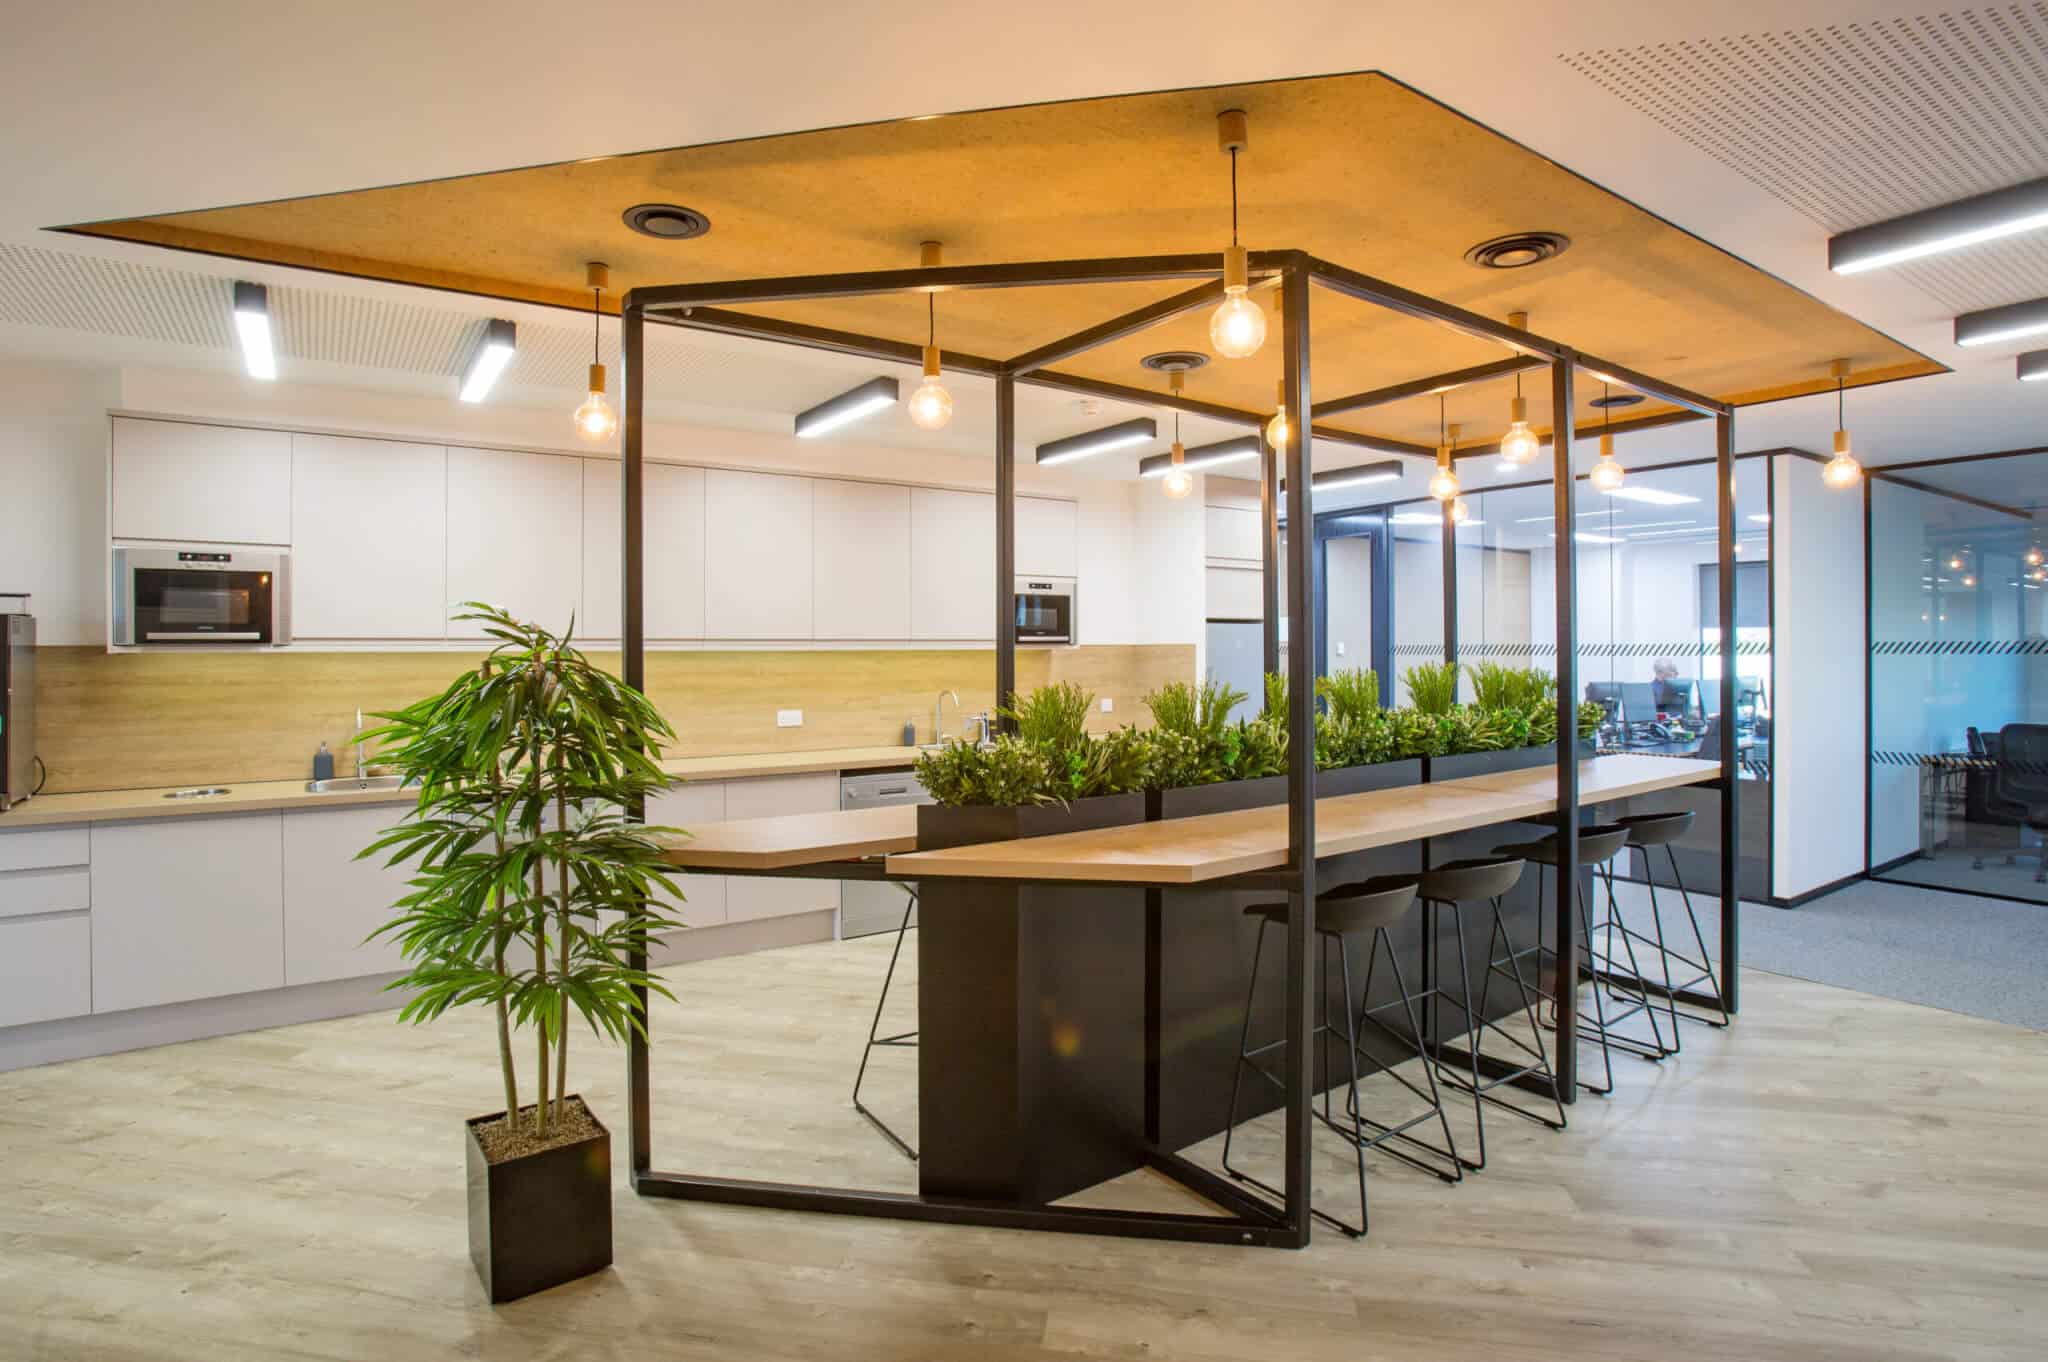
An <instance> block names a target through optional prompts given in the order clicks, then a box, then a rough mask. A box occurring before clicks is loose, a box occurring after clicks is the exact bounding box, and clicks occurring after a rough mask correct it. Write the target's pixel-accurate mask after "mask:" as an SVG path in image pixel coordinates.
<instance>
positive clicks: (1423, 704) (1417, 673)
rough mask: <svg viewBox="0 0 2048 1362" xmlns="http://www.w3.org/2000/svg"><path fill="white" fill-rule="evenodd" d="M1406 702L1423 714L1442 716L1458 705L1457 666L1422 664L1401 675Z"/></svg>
mask: <svg viewBox="0 0 2048 1362" xmlns="http://www.w3.org/2000/svg"><path fill="white" fill-rule="evenodd" d="M1401 679H1402V680H1403V681H1405V682H1407V683H1408V701H1409V703H1410V704H1412V705H1414V706H1415V708H1416V709H1418V710H1421V711H1422V712H1423V713H1424V714H1430V715H1444V714H1449V713H1450V712H1451V707H1452V706H1454V705H1456V704H1457V703H1458V664H1457V663H1455V662H1422V663H1417V664H1416V665H1415V666H1413V667H1410V668H1409V669H1408V670H1407V671H1405V672H1403V673H1401Z"/></svg>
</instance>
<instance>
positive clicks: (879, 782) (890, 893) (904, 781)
mask: <svg viewBox="0 0 2048 1362" xmlns="http://www.w3.org/2000/svg"><path fill="white" fill-rule="evenodd" d="M931 802H932V797H931V796H930V795H928V794H926V793H925V792H924V786H922V785H920V784H918V783H917V773H916V772H915V771H884V772H879V773H877V772H863V773H862V774H860V775H857V776H841V777H840V778H839V807H840V808H842V809H876V808H880V807H882V806H883V805H885V804H929V803H931ZM909 902H910V895H909V892H908V891H907V890H905V888H904V887H903V886H902V885H901V884H894V883H891V882H890V881H888V880H846V881H844V882H843V883H842V884H841V885H840V886H839V935H840V937H841V938H842V939H843V938H846V937H855V936H873V935H874V934H875V933H877V932H893V931H895V930H896V929H897V927H899V926H901V925H902V922H903V909H904V907H905V906H906V905H907V904H908V903H909ZM916 922H917V918H916V917H915V916H913V917H912V918H911V923H912V925H915V924H916Z"/></svg>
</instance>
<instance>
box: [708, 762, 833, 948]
mask: <svg viewBox="0 0 2048 1362" xmlns="http://www.w3.org/2000/svg"><path fill="white" fill-rule="evenodd" d="M838 807H839V773H838V772H837V771H819V772H812V773H809V774H805V775H798V776H758V777H756V778H754V779H752V780H728V781H727V782H725V816H726V817H727V818H728V819H740V818H779V817H781V816H782V815H784V814H792V813H830V812H832V811H833V810H835V809H837V808H838ZM838 907H839V881H837V880H785V879H769V878H766V877H763V876H760V875H734V876H731V877H730V878H729V879H727V881H726V890H725V920H726V921H727V922H746V921H749V920H751V919H754V918H763V917H783V916H786V915H787V914H790V913H815V912H817V911H818V910H820V909H827V908H829V909H836V908H838Z"/></svg>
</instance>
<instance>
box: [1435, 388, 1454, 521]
mask: <svg viewBox="0 0 2048 1362" xmlns="http://www.w3.org/2000/svg"><path fill="white" fill-rule="evenodd" d="M1436 428H1437V446H1436V472H1435V473H1434V474H1433V475H1432V476H1431V477H1430V480H1429V494H1430V495H1431V496H1433V497H1435V498H1436V499H1437V500H1438V501H1449V500H1451V499H1452V498H1453V497H1455V496H1457V495H1458V472H1457V470H1456V469H1455V468H1453V467H1451V437H1450V433H1449V428H1448V427H1447V426H1445V425H1444V399H1443V394H1441V393H1439V394H1437V399H1436Z"/></svg>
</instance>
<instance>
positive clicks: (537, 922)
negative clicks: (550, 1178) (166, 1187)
mask: <svg viewBox="0 0 2048 1362" xmlns="http://www.w3.org/2000/svg"><path fill="white" fill-rule="evenodd" d="M545 892H546V885H545V884H544V882H543V880H542V877H541V866H540V862H538V861H536V862H534V866H533V897H534V901H535V902H536V903H538V904H541V905H542V906H541V907H540V908H538V909H536V910H535V912H534V915H533V981H534V983H535V985H536V986H541V985H545V984H546V983H547V977H548V918H547V910H546V906H545V905H546V902H547V900H546V899H545V898H544V897H543V896H544V894H545ZM538 1021H539V1024H538V1025H536V1026H535V1027H534V1028H533V1039H534V1042H535V1044H536V1046H537V1047H538V1050H537V1053H538V1055H539V1062H538V1065H537V1067H536V1073H535V1076H534V1089H535V1090H534V1098H533V1133H534V1134H535V1135H537V1136H538V1135H546V1134H547V1133H548V1025H547V1019H546V1018H545V1017H542V1018H540V1019H538Z"/></svg>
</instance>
